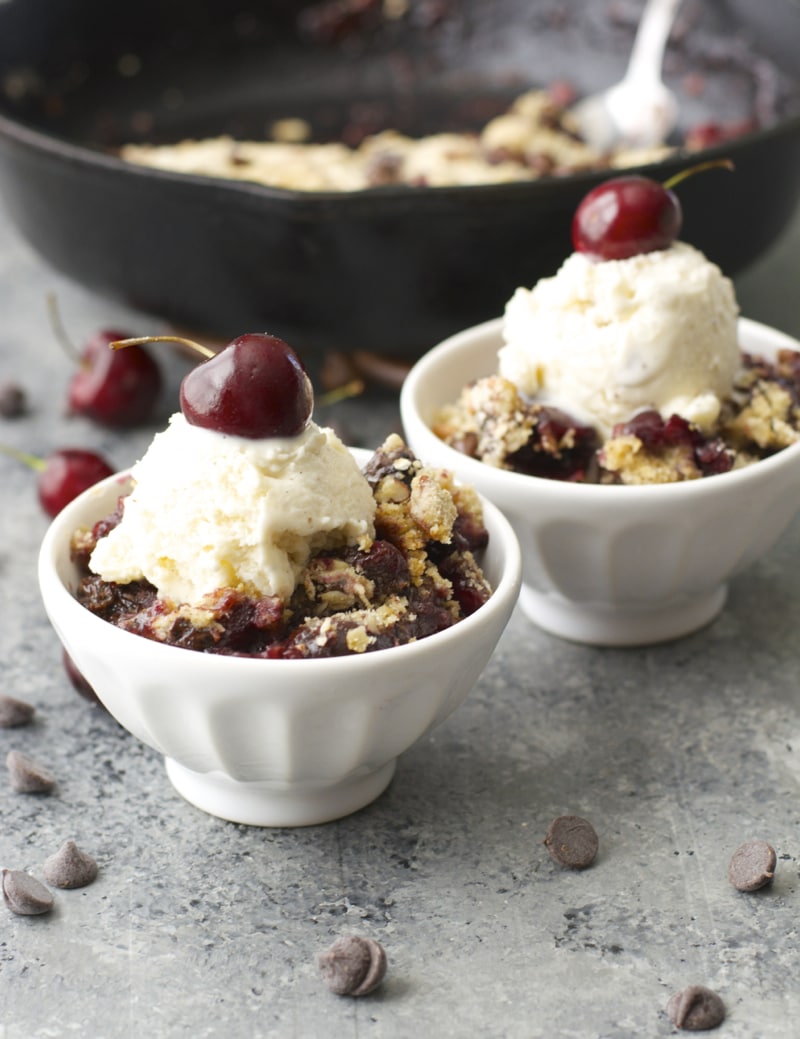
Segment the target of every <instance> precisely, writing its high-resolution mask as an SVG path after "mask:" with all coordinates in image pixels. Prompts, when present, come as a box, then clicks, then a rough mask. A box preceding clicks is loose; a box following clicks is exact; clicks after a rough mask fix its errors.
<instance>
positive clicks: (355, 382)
mask: <svg viewBox="0 0 800 1039" xmlns="http://www.w3.org/2000/svg"><path fill="white" fill-rule="evenodd" d="M363 392H364V380H363V379H351V380H350V382H346V383H344V384H343V385H341V386H336V387H335V388H334V389H332V390H328V392H327V393H323V394H322V395H321V396H319V397H317V407H322V408H324V407H326V406H327V405H329V404H338V403H339V401H340V400H348V399H349V398H350V397H358V396H359V395H360V394H362V393H363Z"/></svg>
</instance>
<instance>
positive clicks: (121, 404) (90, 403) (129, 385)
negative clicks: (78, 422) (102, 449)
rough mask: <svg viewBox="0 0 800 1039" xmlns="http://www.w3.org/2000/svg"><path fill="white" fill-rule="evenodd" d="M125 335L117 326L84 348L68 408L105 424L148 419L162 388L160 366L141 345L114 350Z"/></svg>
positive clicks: (129, 422) (98, 336)
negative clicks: (117, 329)
mask: <svg viewBox="0 0 800 1039" xmlns="http://www.w3.org/2000/svg"><path fill="white" fill-rule="evenodd" d="M124 338H125V333H123V332H118V331H116V330H114V329H103V330H102V331H100V332H97V333H96V334H95V335H94V336H92V338H91V339H90V340H89V341H88V343H87V344H86V346H85V347H84V349H83V351H82V353H81V355H80V359H79V366H78V370H77V371H76V372H75V374H74V375H73V376H72V379H71V380H70V384H69V410H70V412H71V413H72V414H76V415H85V416H86V417H87V418H90V419H92V420H93V421H94V422H99V423H100V424H101V425H104V426H111V427H125V426H135V425H139V424H141V423H143V422H146V421H147V420H148V419H149V417H150V415H151V414H152V412H153V408H154V407H155V404H156V402H157V400H158V395H159V393H160V391H161V369H160V368H159V366H158V364H157V363H156V361H155V360H154V359H153V358H152V357H151V356H150V354H149V353H147V351H146V350H145V349H144V348H143V347H141V346H132V347H130V349H128V350H112V349H111V346H110V344H111V343H113V342H115V341H117V340H120V339H124Z"/></svg>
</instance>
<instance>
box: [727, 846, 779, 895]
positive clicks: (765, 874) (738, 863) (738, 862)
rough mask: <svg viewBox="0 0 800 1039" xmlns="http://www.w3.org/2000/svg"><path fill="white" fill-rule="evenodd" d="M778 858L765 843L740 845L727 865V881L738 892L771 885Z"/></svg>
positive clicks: (755, 889) (756, 889) (772, 849)
mask: <svg viewBox="0 0 800 1039" xmlns="http://www.w3.org/2000/svg"><path fill="white" fill-rule="evenodd" d="M777 862H778V856H777V855H776V854H775V849H774V848H773V847H772V846H771V845H769V844H767V842H766V841H759V840H752V841H745V843H744V844H740V845H739V847H738V848H737V849H736V851H735V852H734V853H733V856H732V857H731V861H730V863H729V865H728V880H729V881H730V882H731V884H733V886H734V887H735V888H737V889H738V890H739V891H758V889H759V888H762V887H764V886H765V885H766V884H770V883H772V879H773V877H774V876H775V867H776V865H777Z"/></svg>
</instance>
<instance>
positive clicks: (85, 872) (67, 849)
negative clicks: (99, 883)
mask: <svg viewBox="0 0 800 1039" xmlns="http://www.w3.org/2000/svg"><path fill="white" fill-rule="evenodd" d="M42 875H43V876H44V879H45V880H46V881H47V883H48V884H52V885H53V887H61V888H75V887H86V885H87V884H91V882H92V881H93V880H94V879H95V877H96V876H97V863H96V862H95V861H94V859H93V858H92V857H91V855H87V854H86V852H85V851H81V850H80V848H79V847H78V845H77V844H76V843H75V841H72V840H69V841H65V842H64V843H63V844H62V845H61V847H60V848H59V850H58V851H57V852H56V853H55V855H51V856H50V858H49V859H46V860H45V863H44V865H43V866H42Z"/></svg>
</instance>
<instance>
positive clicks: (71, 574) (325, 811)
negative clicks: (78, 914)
mask: <svg viewBox="0 0 800 1039" xmlns="http://www.w3.org/2000/svg"><path fill="white" fill-rule="evenodd" d="M354 454H355V455H356V456H357V458H358V460H359V461H360V462H362V463H363V462H364V461H365V460H366V459H367V458H368V457H369V454H368V452H358V451H354ZM126 485H127V474H125V473H121V474H118V475H116V476H112V477H109V478H108V479H107V480H104V481H103V482H101V483H99V484H97V485H96V486H95V487H93V488H91V489H90V490H88V491H86V492H85V493H84V494H82V495H80V497H78V498H76V499H75V501H73V502H72V503H71V504H69V505H68V506H67V507H66V508H65V509H63V511H62V512H61V513H59V515H58V516H57V517H56V518H55V519H54V520H53V521H52V523H51V525H50V527H49V528H48V530H47V532H46V534H45V537H44V540H43V542H42V546H41V551H40V554H39V566H38V575H39V585H40V589H41V595H42V599H43V602H44V606H45V609H46V611H47V614H48V616H49V618H50V621H51V623H52V625H53V627H54V628H55V630H56V632H57V634H58V636H59V638H60V639H61V642H62V643H63V645H64V648H65V649H66V650H67V652H68V653H69V655H70V656H71V657H72V659H73V660H74V662H75V664H76V665H77V667H78V668H79V670H80V671H81V672H82V673H83V675H84V676H85V678H86V679H87V680H88V682H89V683H90V684H91V686H92V687H93V689H94V690H95V692H96V693H97V696H98V697H99V699H100V700H101V701H102V703H103V704H104V705H105V707H106V708H107V709H108V711H109V712H110V713H111V714H112V715H113V716H114V717H115V718H116V719H117V720H118V721H119V722H120V724H121V725H123V726H124V727H125V728H126V729H128V730H129V731H130V732H131V733H133V735H134V736H136V737H137V738H138V739H140V740H142V741H143V742H144V743H146V744H147V745H148V746H150V747H153V748H154V749H155V750H157V751H158V752H160V753H161V754H163V755H164V757H165V759H166V767H167V773H168V775H169V778H170V780H171V781H172V783H173V785H174V787H175V788H176V789H177V790H178V792H179V793H180V794H182V795H183V796H184V797H185V798H186V799H187V800H188V801H190V802H192V803H193V804H195V805H197V806H198V807H199V808H202V809H204V810H205V811H207V812H209V813H211V814H213V815H217V816H220V817H222V818H224V819H229V820H232V821H234V822H241V823H247V824H251V825H257V826H304V825H310V824H314V823H321V822H326V821H329V820H331V819H335V818H339V817H341V816H343V815H347V814H349V813H350V812H354V811H356V810H357V809H359V808H362V807H363V806H364V805H366V804H368V803H369V802H370V801H372V800H374V799H375V798H376V797H378V796H379V795H380V794H381V793H382V792H383V790H384V789H385V788H386V786H387V785H388V784H389V782H390V780H391V778H392V775H393V774H394V770H395V764H396V759H397V757H398V755H400V754H402V753H403V751H405V750H407V749H408V748H409V747H410V746H411V745H412V744H413V743H414V742H415V741H416V740H418V739H419V738H420V737H421V736H422V735H423V734H424V733H426V732H427V731H428V730H430V729H431V728H433V727H434V726H435V725H438V724H439V723H440V722H442V721H444V719H445V718H447V716H448V715H449V714H450V713H451V712H452V711H453V710H455V708H456V707H457V706H458V705H459V704H460V703H461V702H462V701H463V700H464V698H465V697H466V696H467V694H468V693H469V692H470V690H471V689H472V687H473V686H474V684H475V682H476V681H477V679H478V677H479V675H480V674H481V671H482V670H483V668H484V667H485V665H486V663H487V661H488V660H489V658H490V656H491V654H492V652H493V651H494V648H495V646H496V644H497V641H498V639H499V638H500V635H501V634H502V631H503V629H504V627H505V625H506V623H507V622H508V619H509V617H510V615H511V612H512V610H513V608H514V604H515V603H516V601H517V596H518V593H519V587H520V570H521V565H520V552H519V546H518V544H517V540H516V538H515V536H514V533H513V531H512V529H511V527H510V525H509V524H508V522H507V521H506V520H505V519H504V517H503V516H502V514H501V513H500V512H499V511H498V510H497V509H496V508H495V507H494V506H492V505H491V504H490V503H488V502H485V503H484V508H485V513H484V519H485V523H486V527H487V529H488V531H489V545H488V547H487V549H486V550H485V553H484V554H483V556H482V560H481V561H482V566H483V569H484V572H485V574H486V576H487V577H488V579H489V581H490V582H491V584H492V587H493V589H494V591H493V594H492V596H491V598H490V599H489V601H488V602H487V603H485V604H484V605H483V606H482V607H481V608H480V609H478V610H477V611H476V612H475V613H474V614H472V615H471V616H470V617H467V618H465V619H464V620H463V621H460V622H459V623H458V624H456V625H454V626H453V627H452V628H449V629H447V630H446V631H443V632H439V633H437V634H435V635H432V636H429V637H428V638H425V639H420V640H419V641H418V642H414V643H410V644H408V645H405V646H398V647H396V648H392V649H386V650H381V651H376V652H372V653H364V654H360V655H353V656H345V657H334V658H331V659H315V660H264V659H252V658H245V657H232V656H217V655H211V654H205V653H201V652H197V651H194V650H188V649H180V648H177V647H174V646H167V645H164V644H162V643H158V642H154V641H150V640H148V639H145V638H143V637H141V636H139V635H134V634H131V633H130V632H126V631H122V630H121V629H119V628H116V627H114V625H112V624H110V623H108V622H106V621H104V620H101V619H100V618H98V617H96V616H94V615H93V614H92V613H90V612H89V611H88V610H86V609H85V608H84V607H83V606H81V605H80V603H78V601H77V600H76V599H75V598H74V595H73V592H74V589H75V587H76V585H77V581H78V574H77V571H76V568H75V566H74V565H73V563H72V562H71V561H70V553H69V542H70V537H71V534H72V532H73V531H74V530H75V529H76V528H77V527H82V526H90V525H92V524H93V523H94V522H95V521H97V520H98V519H100V518H101V517H103V516H105V515H107V514H108V513H110V512H111V511H112V510H113V508H114V505H115V503H116V501H117V498H118V496H119V494H120V493H121V492H122V491H123V490H124V489H125V486H126Z"/></svg>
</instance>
